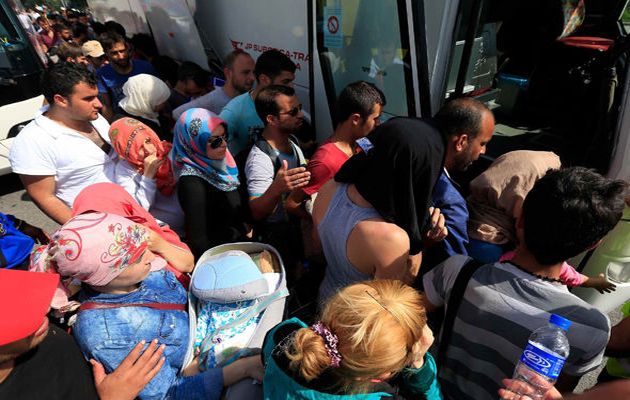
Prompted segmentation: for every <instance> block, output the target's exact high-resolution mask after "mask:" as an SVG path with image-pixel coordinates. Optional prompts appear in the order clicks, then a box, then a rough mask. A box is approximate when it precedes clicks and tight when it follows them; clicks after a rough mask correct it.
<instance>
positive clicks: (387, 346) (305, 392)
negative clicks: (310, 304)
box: [263, 280, 442, 400]
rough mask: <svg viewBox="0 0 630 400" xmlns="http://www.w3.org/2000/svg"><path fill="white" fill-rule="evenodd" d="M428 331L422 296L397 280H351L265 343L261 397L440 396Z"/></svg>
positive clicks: (434, 398)
mask: <svg viewBox="0 0 630 400" xmlns="http://www.w3.org/2000/svg"><path fill="white" fill-rule="evenodd" d="M432 343H433V334H432V332H431V330H430V329H429V327H428V326H427V324H426V314H425V310H424V306H423V302H422V297H421V295H420V294H419V293H418V292H416V291H415V290H414V289H412V288H411V287H409V286H407V285H405V284H404V283H402V282H400V281H395V280H374V281H366V282H360V283H356V284H353V285H350V286H347V287H346V288H344V289H342V290H341V291H339V292H337V293H336V294H335V295H334V296H333V297H331V298H330V299H329V301H328V302H327V303H326V304H325V306H324V308H323V312H322V314H321V316H320V320H319V321H317V322H316V323H315V324H314V325H312V326H310V327H309V326H307V325H306V324H304V323H303V322H302V321H300V320H299V319H297V318H293V319H290V320H288V321H285V322H283V323H281V324H280V325H278V326H276V327H275V328H274V329H272V330H271V331H270V333H269V334H268V335H267V338H266V339H265V343H264V345H263V360H264V363H265V378H264V381H263V390H264V397H265V399H280V398H282V399H293V398H300V399H306V398H308V399H332V398H334V399H346V398H347V399H381V398H393V399H404V398H410V399H411V398H413V399H429V400H438V399H442V395H441V394H440V389H439V386H438V383H437V380H436V366H435V361H434V359H433V357H432V356H431V354H429V353H428V352H427V350H428V348H429V347H430V346H431V344H432Z"/></svg>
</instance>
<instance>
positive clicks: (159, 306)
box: [79, 301, 186, 312]
mask: <svg viewBox="0 0 630 400" xmlns="http://www.w3.org/2000/svg"><path fill="white" fill-rule="evenodd" d="M120 307H148V308H153V309H156V310H170V311H186V304H176V303H127V304H122V303H96V302H93V301H88V302H85V303H82V304H81V306H80V307H79V312H81V311H86V310H104V309H109V308H120Z"/></svg>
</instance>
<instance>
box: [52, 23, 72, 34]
mask: <svg viewBox="0 0 630 400" xmlns="http://www.w3.org/2000/svg"><path fill="white" fill-rule="evenodd" d="M65 30H68V31H69V30H70V28H69V27H68V25H66V24H64V23H61V22H60V23H57V24H55V25H53V31H55V33H59V32H61V31H65Z"/></svg>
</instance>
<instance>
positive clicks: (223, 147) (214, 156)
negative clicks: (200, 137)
mask: <svg viewBox="0 0 630 400" xmlns="http://www.w3.org/2000/svg"><path fill="white" fill-rule="evenodd" d="M217 138H222V140H220V144H219V146H218V147H216V148H214V149H213V148H212V143H218V142H219V139H217ZM226 151H227V138H226V136H225V127H224V126H223V125H219V126H217V127H216V128H214V131H213V132H212V136H210V137H209V138H208V143H206V156H208V158H209V159H211V160H222V159H224V158H225V153H226Z"/></svg>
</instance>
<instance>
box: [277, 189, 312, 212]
mask: <svg viewBox="0 0 630 400" xmlns="http://www.w3.org/2000/svg"><path fill="white" fill-rule="evenodd" d="M308 197H309V196H308V195H307V194H306V193H304V191H303V190H302V189H294V190H292V191H291V194H289V197H287V199H286V200H285V202H284V208H285V209H286V210H287V212H288V213H289V214H293V215H295V216H298V217H300V218H302V219H310V218H311V216H310V215H309V214H308V212H306V210H305V209H304V206H303V203H304V200H306V199H307V198H308Z"/></svg>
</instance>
